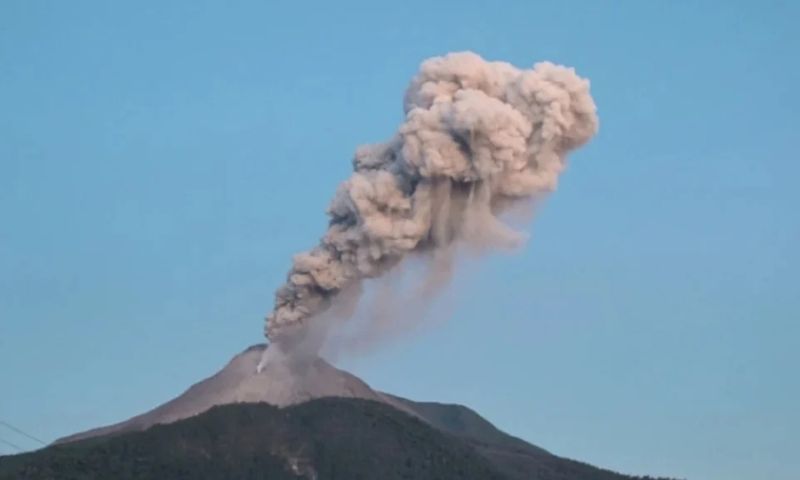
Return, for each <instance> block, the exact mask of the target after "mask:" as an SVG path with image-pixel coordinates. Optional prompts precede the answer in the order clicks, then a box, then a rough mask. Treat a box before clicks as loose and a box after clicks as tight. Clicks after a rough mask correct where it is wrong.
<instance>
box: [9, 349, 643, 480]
mask: <svg viewBox="0 0 800 480" xmlns="http://www.w3.org/2000/svg"><path fill="white" fill-rule="evenodd" d="M265 349H266V346H264V345H257V346H254V347H250V348H248V349H247V350H245V351H244V352H242V353H240V354H239V355H237V356H235V357H234V358H233V359H232V360H231V361H230V362H229V363H228V364H227V365H226V366H225V367H224V368H223V369H222V370H221V371H219V372H218V373H217V374H215V375H213V376H212V377H209V378H208V379H206V380H203V381H201V382H199V383H197V384H195V385H194V386H192V387H191V388H189V389H188V390H187V391H186V392H184V393H183V394H182V395H180V396H178V397H177V398H175V399H173V400H171V401H169V402H167V403H165V404H163V405H161V406H159V407H157V408H155V409H153V410H151V411H149V412H146V413H144V414H142V415H139V416H136V417H133V418H131V419H129V420H126V421H124V422H121V423H118V424H114V425H110V426H107V427H101V428H98V429H94V430H89V431H87V432H82V433H78V434H75V435H71V436H68V437H65V438H62V439H60V440H58V441H57V442H56V444H55V445H53V446H51V447H48V448H46V449H44V450H41V451H38V452H34V453H31V454H24V455H17V456H13V457H2V458H0V480H6V479H11V478H14V479H31V480H36V479H62V478H63V479H69V478H76V479H78V478H80V479H86V480H89V479H94V478H98V479H99V478H121V479H122V478H131V479H134V478H136V479H143V480H146V479H149V478H159V479H172V478H175V479H178V478H186V479H193V480H194V479H197V480H202V479H209V480H217V479H239V478H242V479H246V478H269V479H272V478H275V479H281V478H308V479H312V478H313V479H329V478H347V479H354V478H381V479H383V478H387V479H389V478H414V479H425V478H440V479H446V478H463V479H467V478H485V479H490V478H497V479H506V480H522V479H538V480H589V479H591V480H630V479H633V478H639V477H630V476H626V475H621V474H618V473H614V472H611V471H607V470H602V469H599V468H596V467H593V466H591V465H587V464H584V463H581V462H576V461H574V460H569V459H565V458H561V457H558V456H556V455H553V454H551V453H549V452H548V451H546V450H544V449H542V448H540V447H537V446H534V445H531V444H530V443H528V442H525V441H524V440H522V439H519V438H516V437H512V436H510V435H508V434H506V433H504V432H502V431H500V430H499V429H497V428H496V427H495V426H494V425H492V424H491V423H490V422H488V421H487V420H486V419H484V418H483V417H481V416H480V415H478V414H477V413H475V412H474V411H472V410H470V409H469V408H467V407H464V406H460V405H448V404H441V403H432V402H415V401H411V400H407V399H404V398H401V397H397V396H393V395H389V394H386V393H381V392H378V391H375V390H373V389H371V388H370V387H369V386H368V385H367V384H366V383H365V382H363V381H362V380H360V379H358V378H357V377H355V376H353V375H351V374H349V373H347V372H344V371H342V370H339V369H337V368H335V367H333V366H331V365H330V364H328V363H327V362H325V361H324V360H322V359H320V358H316V357H315V358H309V359H305V360H303V361H302V362H297V361H291V362H289V361H283V360H281V359H280V358H278V360H277V361H275V359H274V358H273V360H272V361H269V362H267V363H266V365H265V366H264V368H263V369H260V370H259V368H258V367H259V364H260V362H261V359H262V357H264V355H265V354H266V353H272V352H271V351H269V352H268V351H267V350H265ZM473 474H475V475H478V474H479V475H478V476H473ZM126 475H127V476H126ZM287 475H288V476H287Z"/></svg>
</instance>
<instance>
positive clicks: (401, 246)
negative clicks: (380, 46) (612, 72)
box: [266, 52, 598, 348]
mask: <svg viewBox="0 0 800 480" xmlns="http://www.w3.org/2000/svg"><path fill="white" fill-rule="evenodd" d="M404 103H405V105H404V107H405V114H406V117H405V121H404V122H403V124H402V125H400V128H399V129H398V131H397V133H396V134H395V136H394V138H392V139H391V140H389V141H388V142H386V143H381V144H376V145H368V146H363V147H360V148H358V150H357V151H356V153H355V158H354V159H353V169H354V173H353V175H352V176H351V177H350V178H349V179H348V180H346V181H345V182H344V183H342V184H341V185H340V186H339V189H338V191H337V193H336V195H335V197H334V199H333V201H332V202H331V205H330V207H329V209H328V215H329V216H330V226H329V228H328V231H327V232H326V233H325V235H324V236H323V237H322V239H321V240H320V242H319V245H317V246H316V247H315V248H313V249H312V250H310V251H307V252H303V253H300V254H298V255H296V256H295V257H294V260H293V264H292V269H291V271H290V272H289V274H288V277H287V281H286V283H285V284H284V285H283V286H282V287H280V289H279V290H278V291H277V293H276V295H275V306H274V309H273V310H272V312H271V313H270V314H269V316H268V317H267V326H266V334H267V336H268V337H269V339H270V340H271V341H272V342H273V343H278V344H279V345H280V344H283V345H286V346H288V347H287V348H291V344H292V342H293V341H294V340H295V339H296V338H297V337H298V336H301V335H300V334H301V333H302V332H304V331H305V330H307V327H309V325H310V324H313V323H314V322H328V321H331V320H330V318H331V316H347V315H349V314H351V313H352V311H353V309H354V308H355V305H356V303H357V300H358V297H359V294H360V291H361V283H362V282H363V281H364V280H365V279H369V278H376V277H379V276H381V275H382V274H384V273H385V272H387V271H388V270H389V269H391V268H392V267H394V266H396V265H398V263H399V262H400V261H401V260H403V259H404V257H406V256H408V255H409V254H413V253H425V254H430V257H431V258H439V259H441V258H446V260H445V261H443V262H441V260H440V262H441V263H443V264H445V265H446V267H445V268H449V265H447V264H449V260H447V259H449V258H450V257H449V255H450V254H449V253H446V252H448V251H451V250H452V248H451V247H452V245H454V244H455V243H456V242H458V241H462V240H463V241H467V242H472V243H478V244H481V245H484V246H490V247H492V246H496V247H508V246H513V245H516V244H518V243H519V242H520V241H521V239H522V237H521V236H520V235H519V234H518V233H516V232H515V231H513V230H512V229H511V228H509V227H507V226H506V225H505V224H503V223H502V222H501V221H500V220H498V218H497V215H498V214H499V213H500V212H501V211H503V210H504V209H505V208H507V207H508V206H510V205H513V204H514V203H515V202H519V201H522V200H525V199H531V198H537V197H540V196H541V195H544V194H546V193H548V192H550V191H552V190H554V189H555V188H556V185H557V182H558V176H559V174H560V173H561V171H562V170H563V168H564V165H565V156H566V154H567V153H568V152H569V151H570V150H572V149H574V148H576V147H578V146H580V145H582V144H583V143H585V142H586V141H587V140H589V138H590V137H591V136H592V135H593V134H594V133H595V132H596V131H597V125H598V123H597V116H596V112H595V111H596V109H595V105H594V101H593V100H592V97H591V96H590V94H589V82H588V81H587V80H584V79H582V78H580V77H578V76H577V75H576V74H575V72H574V70H573V69H571V68H565V67H562V66H558V65H554V64H552V63H546V62H545V63H538V64H536V65H535V66H534V67H533V68H532V69H528V70H520V69H518V68H516V67H514V66H512V65H510V64H508V63H503V62H487V61H485V60H483V59H482V58H481V57H480V56H478V55H476V54H474V53H469V52H464V53H453V54H449V55H446V56H444V57H435V58H431V59H429V60H426V61H425V62H424V63H423V64H422V66H421V68H420V71H419V73H418V74H417V75H416V76H415V77H414V79H413V80H412V81H411V84H410V85H409V87H408V90H407V91H406V95H405V102H404ZM439 252H445V253H444V254H443V255H438V256H437V254H438V253H439ZM438 276H439V274H438V273H437V274H434V275H433V276H431V277H430V278H428V279H423V280H421V283H422V284H425V283H426V282H431V283H434V284H436V283H440V282H441V280H440V279H439V278H438ZM424 288H425V287H424V286H423V289H424ZM332 305H333V306H335V307H336V308H333V309H330V307H331V306H332ZM329 309H330V311H329V312H328V314H326V315H322V314H323V313H324V312H326V311H328V310H329ZM323 330H324V328H323Z"/></svg>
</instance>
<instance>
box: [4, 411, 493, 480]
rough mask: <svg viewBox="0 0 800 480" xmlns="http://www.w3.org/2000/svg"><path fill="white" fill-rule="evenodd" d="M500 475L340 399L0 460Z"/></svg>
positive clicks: (366, 474) (390, 475)
mask: <svg viewBox="0 0 800 480" xmlns="http://www.w3.org/2000/svg"><path fill="white" fill-rule="evenodd" d="M110 478H113V479H118V480H128V479H130V480H133V479H135V480H164V479H170V480H172V479H187V480H188V479H191V480H223V479H224V480H230V479H242V480H246V479H265V478H266V479H270V480H282V479H299V478H305V479H320V480H321V479H325V480H336V479H343V480H344V479H346V480H355V479H374V478H380V479H386V480H393V479H398V480H399V479H418V480H425V479H440V480H448V479H464V480H469V479H475V480H492V479H497V480H501V479H504V478H508V477H506V476H504V475H503V474H501V473H500V472H499V471H498V469H497V468H496V467H495V466H494V465H493V464H492V463H491V462H489V461H488V460H487V459H486V458H484V457H483V456H481V455H480V454H478V453H477V452H476V451H475V450H474V449H472V448H471V447H470V446H469V445H468V444H467V443H466V442H464V441H462V440H460V439H458V438H456V437H453V436H451V435H448V434H446V433H444V432H441V431H439V430H437V429H435V428H433V427H431V426H430V425H428V424H427V423H425V422H423V421H422V420H420V419H418V418H415V417H413V416H410V415H408V414H406V413H404V412H401V411H399V410H397V409H395V408H392V407H390V406H388V405H386V404H382V403H378V402H374V401H368V400H361V399H343V398H325V399H317V400H312V401H309V402H306V403H302V404H300V405H295V406H290V407H286V408H284V409H278V408H276V407H273V406H270V405H267V404H239V405H226V406H221V407H214V408H212V409H211V410H209V411H208V412H206V413H204V414H202V415H198V416H195V417H192V418H189V419H186V420H181V421H178V422H175V423H172V424H169V425H160V426H156V427H153V428H151V429H149V430H147V431H144V432H129V433H123V434H119V435H116V436H113V437H99V438H92V439H88V440H82V441H77V442H71V443H68V444H63V445H54V446H51V447H48V448H46V449H44V450H40V451H38V452H34V453H29V454H23V455H17V456H14V457H3V458H0V480H12V479H13V480H44V479H59V480H62V479H63V480H72V479H75V480H78V479H80V480H94V479H98V480H99V479H110Z"/></svg>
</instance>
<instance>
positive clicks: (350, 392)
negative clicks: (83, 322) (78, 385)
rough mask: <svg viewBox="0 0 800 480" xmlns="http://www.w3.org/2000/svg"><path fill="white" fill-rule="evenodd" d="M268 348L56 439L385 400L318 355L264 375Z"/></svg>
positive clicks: (271, 367) (274, 365) (271, 366)
mask: <svg viewBox="0 0 800 480" xmlns="http://www.w3.org/2000/svg"><path fill="white" fill-rule="evenodd" d="M266 348H267V347H266V345H254V346H252V347H250V348H248V349H247V350H245V351H244V352H242V353H240V354H238V355H236V356H235V357H233V359H232V360H231V361H230V362H228V364H227V365H226V366H225V367H224V368H223V369H222V370H220V371H219V372H217V373H216V374H215V375H213V376H211V377H209V378H207V379H205V380H203V381H201V382H198V383H196V384H195V385H193V386H192V387H190V388H189V389H188V390H187V391H186V392H184V393H183V394H181V395H180V396H178V397H177V398H175V399H173V400H170V401H169V402H167V403H165V404H163V405H161V406H159V407H156V408H154V409H153V410H150V411H149V412H146V413H144V414H142V415H138V416H136V417H133V418H131V419H129V420H126V421H124V422H121V423H117V424H114V425H109V426H106V427H100V428H96V429H93V430H89V431H86V432H81V433H77V434H74V435H70V436H67V437H64V438H61V439H58V440H56V443H64V442H71V441H75V440H81V439H84V438H90V437H96V436H100V435H109V434H112V433H119V432H128V431H138V430H144V429H146V428H149V427H151V426H153V425H157V424H163V423H171V422H174V421H176V420H181V419H184V418H189V417H192V416H194V415H197V414H199V413H202V412H205V411H206V410H208V409H209V408H211V407H213V406H215V405H227V404H231V403H248V402H249V403H257V402H264V403H269V404H271V405H275V406H278V407H284V406H287V405H294V404H297V403H302V402H305V401H307V400H311V399H314V398H324V397H346V398H365V399H368V400H376V401H383V396H382V395H381V394H379V393H377V392H375V391H374V390H372V389H371V388H369V386H368V385H367V384H366V383H364V382H363V381H362V380H360V379H358V378H356V377H355V376H353V375H351V374H349V373H347V372H344V371H342V370H339V369H337V368H335V367H333V366H332V365H330V364H329V363H328V362H326V361H325V360H323V359H321V358H319V357H314V358H311V359H304V360H303V361H302V362H296V361H293V362H291V363H289V362H283V361H275V362H269V363H268V364H267V365H266V366H265V367H264V368H263V369H262V370H261V371H260V372H259V371H258V366H259V362H261V359H262V357H263V355H264V352H265V350H266Z"/></svg>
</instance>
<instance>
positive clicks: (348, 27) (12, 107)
mask: <svg viewBox="0 0 800 480" xmlns="http://www.w3.org/2000/svg"><path fill="white" fill-rule="evenodd" d="M165 3H166V2H134V3H131V4H128V5H127V6H121V5H115V6H111V4H110V3H109V2H99V1H98V2H86V1H76V2H44V1H11V0H5V1H3V2H2V3H0V381H1V382H2V383H1V384H0V385H2V386H0V419H4V420H7V421H10V422H12V423H14V424H15V425H17V426H18V427H21V428H23V429H25V430H26V431H28V432H30V433H32V434H34V435H35V436H37V437H40V438H43V439H45V440H52V439H54V438H55V437H58V436H60V435H64V434H67V433H71V432H74V431H76V430H81V429H85V428H88V427H92V426H97V425H98V424H104V423H109V422H113V421H117V420H120V419H123V418H127V417H128V416H131V415H133V414H136V413H139V412H141V411H143V410H145V409H147V408H150V407H152V406H154V405H156V404H158V403H160V402H162V401H164V400H166V399H168V398H170V397H172V396H174V395H176V394H178V393H180V392H181V391H182V390H183V389H185V388H186V387H187V386H188V385H189V384H190V383H192V382H194V381H197V380H198V379H200V378H202V377H204V376H206V375H208V374H210V373H212V372H214V371H216V369H218V368H219V367H220V366H221V365H222V364H224V362H225V361H227V359H229V358H230V357H231V356H232V355H233V354H234V353H236V352H238V351H240V350H242V349H244V348H245V347H246V346H248V345H250V344H253V343H257V342H259V341H261V339H262V337H261V330H262V327H263V323H262V319H263V316H264V314H265V313H266V312H267V311H268V310H269V309H270V308H271V302H272V292H273V290H274V289H275V287H277V286H278V285H279V284H280V283H281V281H282V280H283V277H284V274H285V271H286V270H287V268H288V266H289V259H290V255H291V254H292V253H294V252H295V251H298V250H301V249H305V248H308V247H310V246H311V245H313V244H314V243H315V241H316V238H317V237H318V235H319V234H320V233H321V232H322V231H323V229H324V226H325V217H324V208H325V206H326V205H327V203H328V200H329V198H330V197H331V195H332V194H333V192H334V190H335V188H336V185H337V183H338V182H339V181H341V180H342V179H344V178H345V177H346V176H347V175H348V172H349V169H350V158H351V155H352V152H353V150H354V148H355V147H356V146H357V145H359V144H363V143H371V142H376V141H382V140H384V139H386V138H387V137H388V136H389V135H390V134H391V133H392V131H393V129H394V128H395V127H396V126H397V124H398V123H399V121H400V119H401V116H402V94H403V91H404V88H405V85H406V83H407V82H408V80H409V79H410V77H411V76H412V75H413V73H414V72H415V71H416V69H417V67H418V65H419V63H420V62H421V61H422V60H423V59H425V58H427V57H429V56H432V55H437V54H442V53H446V52H448V51H454V50H474V51H476V52H478V53H480V54H481V55H483V56H484V57H486V58H489V59H498V60H506V61H510V62H512V63H515V64H517V65H520V66H529V65H531V64H532V63H534V62H536V61H541V60H551V61H554V62H557V63H563V64H567V65H570V66H574V67H575V68H576V69H577V70H578V72H579V73H580V74H581V75H584V76H586V77H589V78H590V79H591V81H592V91H593V95H594V98H595V101H596V103H597V105H598V108H599V114H600V119H601V128H600V133H599V134H598V136H597V137H596V138H595V139H594V140H593V141H592V142H591V143H590V144H589V145H587V146H586V147H585V148H584V149H582V150H580V151H579V152H577V153H576V154H575V155H573V157H572V159H571V164H570V168H569V170H568V171H567V172H566V174H565V175H564V177H563V178H562V183H561V186H560V189H559V190H558V191H557V192H556V193H555V194H554V195H553V196H552V197H551V198H550V199H549V200H548V201H547V202H546V203H545V204H544V205H543V207H542V208H541V210H540V213H539V214H538V215H537V217H536V219H535V221H534V223H533V224H532V226H531V228H530V231H531V233H532V236H531V241H530V243H529V244H528V245H527V247H526V248H525V249H524V250H523V251H522V252H520V253H519V254H516V255H513V256H508V255H498V256H489V257H487V258H484V259H482V260H480V261H478V262H471V263H470V264H469V265H468V266H465V267H464V268H463V269H462V270H461V271H460V275H459V276H458V278H457V279H456V281H455V282H454V285H453V286H452V288H451V290H450V294H449V298H451V302H450V303H451V305H449V306H448V308H446V309H443V312H444V311H446V315H445V314H444V313H443V316H446V317H447V318H445V319H443V320H442V321H440V322H437V324H436V325H435V326H431V327H430V328H427V329H425V330H423V331H422V332H419V333H418V334H417V335H414V336H411V337H409V338H406V339H403V340H402V341H399V342H397V343H395V344H393V345H390V346H387V347H386V348H385V349H384V350H381V351H380V352H378V353H376V354H374V355H371V356H368V357H360V358H352V359H349V360H346V361H345V362H344V363H342V365H343V366H345V367H347V368H348V369H350V370H352V371H354V372H355V373H357V374H359V375H361V376H362V377H363V378H365V379H366V380H367V381H368V382H370V383H371V384H372V385H373V386H374V387H377V388H380V389H385V390H388V391H391V392H393V393H397V394H400V395H404V396H408V397H411V398H415V399H430V400H439V401H453V402H459V403H464V404H467V405H469V406H471V407H473V408H474V409H476V410H477V411H478V412H480V413H481V414H483V415H485V416H486V417H487V418H489V419H490V420H492V421H493V422H495V423H496V424H497V425H498V426H500V427H501V428H503V429H505V430H507V431H509V432H511V433H513V434H516V435H519V436H522V437H524V438H526V439H528V440H530V441H532V442H533V443H536V444H538V445H541V446H543V447H545V448H548V449H550V450H552V451H553V452H555V453H558V454H562V455H566V456H570V457H573V458H577V459H580V460H584V461H588V462H590V463H595V464H598V465H601V466H604V467H608V468H613V469H615V470H620V471H624V472H631V473H639V474H645V473H648V474H661V475H672V476H677V477H688V478H692V479H701V478H702V479H725V480H735V479H751V478H770V479H774V480H782V479H786V480H788V479H795V478H798V477H800V459H798V456H797V450H796V449H797V445H800V410H799V409H798V408H797V405H798V404H800V375H797V372H796V369H797V366H798V364H800V348H798V343H799V342H798V340H799V339H800V326H798V321H797V320H798V317H799V316H800V282H798V280H797V272H798V268H799V267H800V255H798V249H797V246H798V240H799V239H800V215H798V214H797V207H798V205H800V193H799V192H800V190H798V188H797V183H796V182H797V178H798V177H800V167H799V166H798V165H799V163H798V155H797V150H796V140H795V139H796V133H795V129H796V128H797V111H798V107H800V101H798V94H797V90H796V89H797V85H798V84H800V65H798V61H797V59H796V57H797V49H798V47H800V34H798V30H797V28H796V19H797V18H800V8H798V6H797V4H796V3H794V2H764V3H758V4H757V3H755V2H728V1H725V2H723V1H718V2H712V1H707V2H691V4H690V2H633V1H628V2H590V1H588V0H587V1H584V2H550V3H540V2H530V1H518V2H508V3H503V2H500V3H498V4H497V5H496V6H492V7H490V6H489V2H473V1H463V0H462V1H459V2H450V1H441V2H427V1H404V2H393V3H391V4H389V3H386V4H382V5H378V3H380V2H317V3H316V4H315V3H304V2H294V3H291V2H201V1H191V2H189V1H187V2H169V5H165ZM432 3H433V4H432ZM0 438H4V439H6V440H11V441H13V442H15V443H19V444H24V446H25V447H33V446H35V445H34V444H31V442H29V441H27V440H26V439H25V438H20V437H17V436H14V434H13V432H10V431H7V430H2V429H0ZM26 442H27V443H26ZM0 449H2V450H1V451H2V452H5V453H10V451H9V448H8V446H6V445H0Z"/></svg>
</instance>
